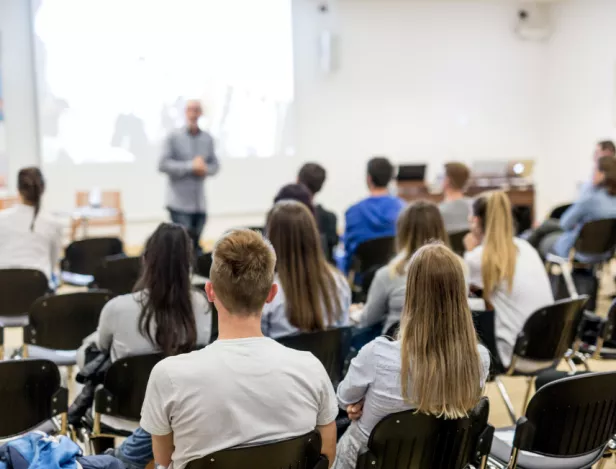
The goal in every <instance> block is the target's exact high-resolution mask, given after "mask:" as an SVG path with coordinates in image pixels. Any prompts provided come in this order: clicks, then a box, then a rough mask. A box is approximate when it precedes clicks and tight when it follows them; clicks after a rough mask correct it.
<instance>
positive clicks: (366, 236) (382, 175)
mask: <svg viewBox="0 0 616 469" xmlns="http://www.w3.org/2000/svg"><path fill="white" fill-rule="evenodd" d="M367 172H368V174H367V179H366V181H367V184H368V189H369V191H370V196H369V197H368V198H366V199H364V200H362V201H361V202H358V203H356V204H355V205H353V206H351V207H350V208H349V209H348V210H347V211H346V214H345V231H344V251H345V252H344V259H343V261H342V264H343V265H342V268H343V270H344V272H345V273H348V271H349V269H350V268H351V261H352V258H353V254H354V253H355V250H356V249H357V246H359V245H360V244H361V243H363V242H364V241H369V240H371V239H375V238H381V237H386V236H395V235H396V220H397V218H398V214H399V213H400V211H401V210H402V209H403V208H404V202H403V201H402V200H401V199H399V198H398V197H394V196H392V195H390V194H389V191H388V189H387V186H388V185H389V182H390V181H391V178H392V177H393V174H394V167H393V166H392V164H391V163H390V162H389V160H388V159H387V158H382V157H377V158H372V159H371V160H370V161H369V162H368V171H367Z"/></svg>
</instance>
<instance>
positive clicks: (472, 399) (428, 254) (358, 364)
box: [333, 242, 490, 469]
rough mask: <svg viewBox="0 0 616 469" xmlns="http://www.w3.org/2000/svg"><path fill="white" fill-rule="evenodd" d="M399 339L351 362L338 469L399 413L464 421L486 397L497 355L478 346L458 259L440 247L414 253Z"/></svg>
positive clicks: (350, 467) (342, 397)
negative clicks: (385, 420) (387, 419)
mask: <svg viewBox="0 0 616 469" xmlns="http://www.w3.org/2000/svg"><path fill="white" fill-rule="evenodd" d="M407 271H408V272H407V274H406V276H405V278H406V297H405V301H404V309H403V311H402V318H401V324H400V332H399V334H398V338H397V340H394V341H390V340H388V339H387V338H385V337H379V338H377V339H375V340H373V341H372V342H370V343H369V344H367V345H366V346H364V347H363V348H362V349H361V350H360V352H359V354H358V355H357V356H356V357H355V358H354V359H353V360H352V361H351V366H350V368H349V371H348V373H347V375H346V377H345V378H344V380H343V381H342V383H340V386H339V387H338V403H339V405H340V407H341V408H343V409H346V410H347V412H348V414H349V417H350V418H351V420H353V422H352V423H351V426H350V427H349V428H348V430H347V431H346V432H345V434H344V435H343V436H342V438H341V439H340V441H339V442H338V447H337V451H336V453H337V456H336V461H335V463H334V466H333V467H334V469H354V468H355V467H356V462H357V456H358V455H359V454H361V453H362V452H364V451H366V449H367V443H368V438H369V436H370V433H371V432H372V429H373V428H374V427H375V426H376V424H377V423H378V422H379V421H380V420H382V419H383V418H384V417H386V416H388V415H390V414H393V413H395V412H401V411H403V410H408V409H417V411H418V412H422V413H425V414H431V415H438V416H443V417H445V418H450V419H456V418H460V417H464V416H465V415H467V414H468V412H469V411H470V410H471V409H473V407H475V405H476V404H477V402H478V401H479V398H480V397H481V394H482V390H483V387H484V385H485V382H486V379H487V376H488V372H489V368H490V355H489V353H488V351H487V350H486V348H485V347H483V346H482V345H479V344H478V343H477V337H476V333H475V329H474V327H473V320H472V317H471V311H470V309H469V307H468V302H467V297H466V283H465V280H464V272H463V267H462V263H461V262H460V259H459V257H458V256H457V255H456V254H454V253H453V252H452V251H451V250H450V249H449V248H448V247H446V246H445V245H443V244H442V243H440V242H437V243H431V244H427V245H425V246H423V247H420V248H419V249H417V250H416V251H415V253H414V254H413V256H412V257H411V259H410V262H409V263H408V267H407Z"/></svg>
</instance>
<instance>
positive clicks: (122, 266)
mask: <svg viewBox="0 0 616 469" xmlns="http://www.w3.org/2000/svg"><path fill="white" fill-rule="evenodd" d="M140 275H141V257H126V256H123V255H119V256H110V257H106V258H105V259H103V261H102V263H101V264H100V265H99V266H98V268H97V269H96V271H95V273H94V285H91V286H95V287H96V288H100V289H103V290H109V291H111V292H113V294H114V295H124V294H126V293H130V292H132V291H133V287H134V286H135V283H137V280H138V279H139V276H140Z"/></svg>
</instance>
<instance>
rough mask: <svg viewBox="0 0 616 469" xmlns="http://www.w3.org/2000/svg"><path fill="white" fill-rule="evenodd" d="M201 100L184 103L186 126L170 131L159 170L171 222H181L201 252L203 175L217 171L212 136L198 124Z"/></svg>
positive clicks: (196, 249) (203, 204) (205, 215)
mask: <svg viewBox="0 0 616 469" xmlns="http://www.w3.org/2000/svg"><path fill="white" fill-rule="evenodd" d="M201 114H202V109H201V103H200V102H199V101H197V100H191V101H188V102H187V103H186V127H183V128H181V129H179V130H177V131H175V132H173V133H172V134H171V135H169V137H168V138H167V141H166V142H165V148H164V150H163V155H162V157H161V159H160V162H159V165H158V170H159V171H160V172H162V173H165V174H166V175H167V176H168V178H169V182H168V185H167V197H166V200H167V210H169V215H170V216H171V220H172V221H173V222H174V223H178V224H180V225H183V226H185V227H186V229H187V230H188V233H189V234H190V237H191V238H192V240H193V244H194V247H195V252H200V248H199V239H200V238H201V232H202V231H203V227H204V226H205V222H206V220H207V214H206V213H207V212H206V203H205V178H206V177H208V176H213V175H215V174H216V173H217V172H218V169H219V168H220V165H219V163H218V158H217V157H216V153H215V152H214V140H213V139H212V136H211V135H210V134H209V133H207V132H205V131H203V130H201V129H200V128H199V124H198V121H199V118H200V117H201Z"/></svg>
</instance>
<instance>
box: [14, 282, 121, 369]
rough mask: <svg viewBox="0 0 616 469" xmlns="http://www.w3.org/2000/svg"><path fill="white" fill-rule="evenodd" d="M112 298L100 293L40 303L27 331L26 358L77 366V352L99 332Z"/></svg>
mask: <svg viewBox="0 0 616 469" xmlns="http://www.w3.org/2000/svg"><path fill="white" fill-rule="evenodd" d="M111 297H112V294H111V292H109V291H106V290H100V291H88V292H79V293H68V294H63V295H50V296H46V297H43V298H39V299H38V300H36V301H35V302H34V304H33V305H32V306H31V307H30V314H29V318H30V321H29V324H28V325H27V326H26V327H25V329H24V346H23V356H24V357H30V358H42V359H46V360H50V361H52V362H54V363H55V364H56V365H58V366H73V365H75V364H76V359H77V349H78V348H79V347H80V346H81V344H82V342H83V340H84V339H85V338H86V337H87V336H88V335H90V334H91V333H93V332H94V331H96V328H97V326H98V319H99V317H100V314H101V310H102V309H103V306H105V304H106V303H107V302H108V301H109V300H110V299H111Z"/></svg>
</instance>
